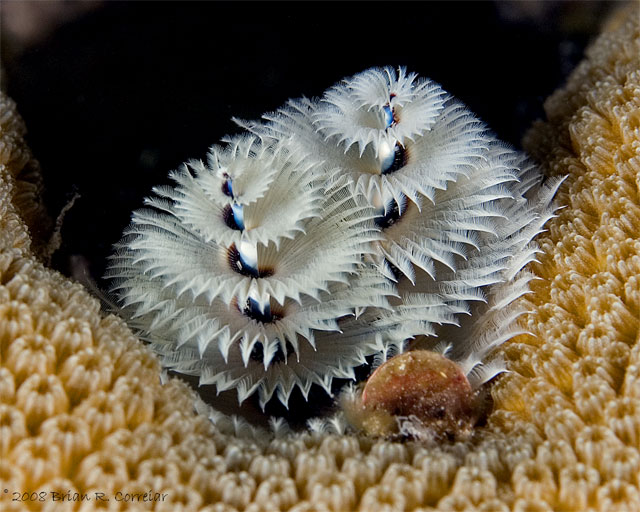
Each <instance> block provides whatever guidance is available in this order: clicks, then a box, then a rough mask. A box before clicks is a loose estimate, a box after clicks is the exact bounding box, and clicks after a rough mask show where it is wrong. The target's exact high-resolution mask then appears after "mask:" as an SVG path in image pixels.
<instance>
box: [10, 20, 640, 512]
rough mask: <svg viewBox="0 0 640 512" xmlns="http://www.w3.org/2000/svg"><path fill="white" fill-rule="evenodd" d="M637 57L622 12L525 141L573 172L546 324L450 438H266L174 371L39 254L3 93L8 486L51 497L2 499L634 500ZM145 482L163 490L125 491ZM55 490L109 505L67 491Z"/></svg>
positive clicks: (229, 502)
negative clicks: (480, 423) (439, 441)
mask: <svg viewBox="0 0 640 512" xmlns="http://www.w3.org/2000/svg"><path fill="white" fill-rule="evenodd" d="M627 18H629V17H628V16H627ZM638 55H640V35H639V26H638V22H637V16H636V17H635V19H633V20H631V21H626V22H625V21H621V19H618V21H617V23H616V24H612V28H611V31H610V32H608V33H605V34H604V35H603V36H601V38H600V39H599V40H598V41H597V42H596V43H595V45H594V46H593V47H592V48H591V49H590V50H589V52H588V55H587V59H586V60H585V61H584V62H583V63H582V64H581V65H580V66H579V67H578V69H577V70H576V71H575V72H574V74H573V75H572V77H571V78H570V80H569V82H568V84H567V86H566V88H564V89H563V90H561V91H558V92H557V93H556V94H555V95H554V96H552V97H551V98H550V99H549V100H548V102H547V103H546V110H547V116H548V119H549V121H548V122H546V123H538V125H536V126H535V127H534V129H533V131H532V132H531V133H530V135H529V136H528V138H527V146H528V149H529V151H530V152H532V153H533V154H534V155H535V156H536V157H537V158H538V159H539V160H540V161H541V162H543V163H544V165H545V166H546V169H547V172H548V173H549V174H551V175H565V174H567V175H568V178H567V180H566V181H565V183H564V184H563V186H562V188H561V189H560V192H559V203H560V204H563V205H566V206H567V207H566V208H565V209H563V210H561V211H560V212H559V214H558V217H557V218H555V219H553V220H552V221H551V222H550V223H549V224H548V226H547V227H548V232H547V233H545V234H543V235H542V236H541V237H540V238H539V240H538V241H539V243H540V245H541V247H542V248H543V249H544V252H543V253H542V254H540V256H539V260H540V263H539V264H536V265H534V266H533V267H532V271H534V272H535V273H536V274H537V275H538V276H539V277H540V278H542V279H540V280H538V281H534V282H533V293H532V294H529V295H528V296H527V297H526V298H524V299H523V300H524V301H525V302H526V306H527V309H528V310H530V313H529V314H527V315H526V316H524V317H523V322H524V323H525V326H526V328H527V330H528V331H530V332H531V333H533V334H535V336H530V335H523V336H520V337H518V338H515V339H514V340H512V341H511V342H510V343H509V344H507V345H506V346H505V347H504V357H505V358H506V360H507V361H508V362H509V366H510V369H511V371H512V373H510V374H509V375H507V376H504V377H502V378H501V379H500V381H499V382H498V384H497V385H496V386H494V388H493V390H492V394H493V398H494V410H493V412H492V414H491V415H490V416H489V419H488V424H487V426H486V427H482V428H478V429H477V430H476V432H475V434H474V436H473V437H472V438H471V439H470V440H466V441H464V442H457V443H452V444H444V445H441V446H424V445H420V444H413V443H404V444H401V443H396V442H391V441H385V440H376V439H372V438H367V437H357V436H350V435H329V434H311V433H305V434H291V433H288V432H286V431H281V432H279V433H278V434H277V435H275V436H274V435H269V434H267V433H266V432H262V431H260V432H257V431H255V430H254V429H251V428H250V427H249V426H247V425H246V424H245V423H243V422H242V421H238V420H234V419H233V418H229V417H225V416H222V415H220V414H219V413H216V412H215V411H212V410H210V409H208V408H207V407H206V406H204V405H203V404H202V402H201V401H200V400H199V399H198V398H197V397H196V395H195V394H194V393H193V391H191V390H190V389H189V388H188V387H187V385H186V384H184V383H183V382H181V381H178V380H175V379H168V380H167V378H166V376H164V375H162V374H161V369H160V367H159V365H158V363H157V361H156V360H155V358H154V357H153V356H152V355H151V354H150V353H149V352H148V351H147V350H146V349H145V348H144V346H143V345H142V344H141V343H140V342H139V341H138V340H137V339H135V338H134V337H133V335H132V334H131V333H130V332H129V330H128V329H127V328H126V326H125V325H124V324H123V323H122V322H121V321H120V320H118V319H117V318H115V317H113V316H109V317H103V316H101V314H100V312H99V305H98V303H97V301H96V300H94V299H93V298H91V297H90V296H89V294H87V293H86V292H85V291H84V290H83V289H82V287H81V286H79V285H78V284H74V283H72V282H70V281H69V280H67V279H65V278H63V277H62V276H60V275H59V274H57V273H55V272H53V271H51V270H49V269H47V268H46V267H45V266H43V265H42V264H41V263H40V262H39V261H38V260H37V259H36V257H35V256H34V252H36V253H37V252H38V251H39V249H38V248H39V247H40V248H41V247H43V242H42V241H41V240H40V242H38V244H40V245H38V244H35V245H34V242H33V241H32V240H34V239H38V233H36V232H34V226H36V225H37V222H38V221H37V219H38V218H42V217H41V215H42V213H43V209H42V207H41V206H40V205H39V203H37V202H36V199H37V194H36V193H35V192H37V186H36V187H35V188H34V185H32V183H34V181H28V180H24V179H21V177H24V176H25V173H26V175H29V176H31V174H30V170H33V169H37V165H36V164H35V163H34V162H33V161H32V159H31V155H30V153H29V152H28V150H27V149H25V147H24V145H23V141H22V135H23V133H24V127H23V125H22V122H21V121H20V120H19V118H18V117H17V114H16V112H15V107H14V105H13V104H12V103H11V101H10V100H8V99H6V98H4V97H3V98H2V100H1V101H0V110H1V115H0V130H1V131H2V132H1V133H0V347H1V349H2V360H1V367H0V440H1V442H0V449H1V457H0V489H5V488H6V489H9V490H10V491H11V492H10V493H9V494H1V495H0V499H2V500H11V498H12V496H13V495H12V492H13V491H16V492H18V491H29V492H35V491H37V492H45V493H47V494H46V495H47V498H46V500H45V502H30V501H27V502H22V503H16V502H11V501H4V502H3V503H2V506H3V510H13V509H16V510H23V509H32V510H40V509H43V510H56V511H57V510H96V509H98V508H107V507H108V508H110V509H113V510H127V509H132V510H138V509H140V510H149V509H153V510H170V511H177V510H196V509H201V510H205V511H209V512H215V511H218V512H220V511H228V512H233V511H239V510H250V511H256V512H259V511H269V512H271V511H276V510H290V511H295V512H305V511H329V510H333V511H346V510H362V511H374V510H375V511H382V510H390V511H396V510H435V509H437V510H446V511H452V510H478V511H502V510H514V511H516V510H518V511H529V510H567V511H568V510H576V511H582V510H590V509H591V510H602V511H610V510H612V511H624V510H629V511H632V510H638V509H640V494H639V491H638V489H639V484H640V482H639V481H638V478H639V473H640V450H639V443H640V405H639V404H640V402H639V400H640V320H639V318H640V278H639V277H638V276H639V275H640V62H638V60H639V59H638ZM25 169H26V170H25ZM27 171H29V172H27ZM35 183H39V182H38V181H37V180H36V181H35ZM25 221H26V222H25ZM165 381H166V382H165ZM163 382H165V383H164V384H163ZM196 411H199V412H196ZM150 490H151V491H153V492H154V493H159V495H164V494H166V497H165V499H163V500H160V501H155V502H144V503H143V502H130V501H129V502H122V501H118V502H116V501H115V495H116V494H115V493H117V492H122V493H129V494H130V495H143V494H144V493H147V492H149V491H150ZM53 491H56V492H58V493H61V494H62V493H67V492H68V493H70V494H73V493H76V492H78V493H94V492H102V493H107V495H108V496H109V497H111V501H110V502H108V503H105V502H96V501H92V502H83V503H68V502H67V503H60V502H53V501H51V499H52V498H51V496H52V495H51V493H52V492H53ZM91 495H92V494H91Z"/></svg>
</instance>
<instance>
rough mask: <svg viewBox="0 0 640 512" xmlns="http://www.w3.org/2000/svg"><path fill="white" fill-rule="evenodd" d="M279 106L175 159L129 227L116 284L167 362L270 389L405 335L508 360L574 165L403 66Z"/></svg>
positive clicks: (350, 366) (325, 374)
mask: <svg viewBox="0 0 640 512" xmlns="http://www.w3.org/2000/svg"><path fill="white" fill-rule="evenodd" d="M263 119H264V121H263V122H251V121H240V120H237V119H235V121H236V123H238V124H239V125H240V126H241V127H242V128H244V129H245V130H246V131H247V132H248V133H245V134H243V135H240V136H234V137H226V138H225V139H223V142H224V145H220V146H214V147H212V148H211V150H210V152H209V154H208V156H207V160H206V163H204V162H202V161H191V162H189V163H188V164H187V165H184V166H183V167H182V168H181V169H180V170H178V171H175V172H173V173H172V174H171V177H172V179H173V180H174V182H175V185H174V186H164V187H157V188H155V189H154V193H155V195H153V196H152V197H150V198H148V199H147V200H146V201H145V204H146V208H144V209H142V210H139V211H136V212H134V214H133V216H132V223H131V225H130V226H129V228H128V229H127V230H126V232H125V236H124V238H123V240H122V241H121V242H120V243H119V244H117V245H116V252H115V254H114V255H113V257H112V259H111V262H110V268H109V270H108V273H107V276H108V277H109V278H111V279H112V286H111V289H112V291H114V292H116V294H117V295H118V296H119V301H120V305H121V307H122V308H123V312H124V314H125V315H126V316H127V317H128V320H129V322H130V324H131V325H132V326H133V327H135V328H136V329H138V331H139V332H140V334H141V336H142V337H143V339H145V340H147V341H149V342H150V343H151V346H152V348H153V349H154V350H155V351H156V352H157V353H159V354H160V355H161V357H162V360H163V363H164V364H165V366H166V367H168V368H171V369H173V370H175V371H178V372H182V373H186V374H191V375H198V376H199V377H200V383H201V384H215V385H216V387H217V390H218V391H223V390H227V389H235V390H236V391H237V394H238V400H239V401H240V402H242V401H243V400H245V399H246V398H248V397H249V396H251V395H252V394H254V393H255V394H257V395H258V400H259V403H260V404H261V406H262V407H264V406H265V404H266V403H267V402H268V401H269V400H271V399H272V397H274V396H275V397H277V399H278V400H280V401H281V402H282V403H283V404H285V405H286V404H287V403H288V400H289V397H290V395H291V393H292V392H293V390H294V389H296V388H298V389H299V390H300V391H301V392H302V395H303V396H304V397H306V396H307V395H308V393H309V390H310V388H311V386H312V385H314V384H315V385H318V386H320V387H321V388H323V389H324V390H326V391H327V393H331V385H332V381H333V379H354V377H355V374H354V368H355V367H356V366H359V365H361V364H365V363H367V362H369V364H371V360H373V365H374V366H375V365H377V364H380V363H381V362H383V361H384V360H385V359H386V358H388V357H390V356H391V355H394V354H397V353H399V352H402V351H404V350H406V349H407V348H408V347H410V348H413V347H421V346H424V347H431V348H435V349H437V350H439V351H441V352H445V353H446V355H447V357H450V358H452V359H454V360H455V361H457V362H458V363H459V364H460V365H461V366H462V367H463V369H464V371H465V373H466V374H467V375H468V376H469V380H470V382H472V384H473V385H474V386H480V385H482V384H483V383H484V382H486V381H487V380H490V379H491V378H492V377H493V376H495V375H496V374H498V373H500V372H501V371H504V362H503V361H502V360H501V359H499V358H497V357H495V355H494V349H495V348H496V347H498V346H499V345H500V344H502V343H504V341H506V340H508V339H509V338H511V337H513V336H514V335H516V334H518V333H520V332H522V330H521V329H520V328H519V327H517V318H518V316H519V315H520V314H521V313H522V311H520V310H519V309H517V308H515V307H513V303H514V301H516V299H517V298H518V297H520V296H522V295H523V294H525V293H527V292H528V289H529V287H528V283H529V281H530V279H531V275H530V274H528V273H527V272H526V271H523V268H524V267H525V266H526V265H527V264H528V263H529V262H531V261H533V260H534V259H535V256H536V254H537V252H538V251H539V249H538V247H537V246H536V244H535V242H533V239H534V237H535V236H536V235H537V234H538V233H539V232H540V231H541V230H542V229H543V228H544V225H545V223H546V222H547V221H548V220H549V219H550V218H551V217H552V216H553V215H554V209H553V206H552V204H551V202H552V199H553V196H554V195H555V192H556V191H557V188H558V186H559V185H560V183H561V180H549V181H548V182H547V183H544V184H543V183H542V176H541V173H540V171H539V170H538V169H537V168H536V167H535V166H533V165H532V164H531V162H529V161H528V160H527V159H526V158H525V157H524V156H523V155H522V154H520V153H518V152H516V151H514V150H513V149H512V148H510V147H508V146H506V145H504V144H502V143H500V142H499V141H497V140H496V139H495V138H494V137H493V136H492V135H490V133H489V132H488V130H487V127H486V126H485V125H484V124H483V123H482V122H481V121H479V120H478V119H477V118H476V117H475V116H474V115H473V114H472V113H471V112H470V111H469V110H468V109H467V108H466V107H465V106H464V105H462V104H461V103H460V102H458V101H457V100H456V99H455V98H453V97H451V96H450V95H448V94H447V93H445V92H444V91H443V90H442V88H441V87H440V86H439V85H438V84H436V83H435V82H433V81H431V80H428V79H423V78H419V77H418V76H417V75H416V74H415V73H407V71H406V70H405V69H404V68H402V67H401V68H397V69H394V68H391V67H386V68H373V69H369V70H367V71H364V72H362V73H359V74H357V75H355V76H353V77H350V78H347V79H345V80H344V81H342V82H341V83H339V84H336V85H335V86H333V87H331V88H330V89H328V90H327V91H326V92H325V94H324V95H323V96H322V98H320V99H307V98H304V97H303V98H300V99H297V100H290V101H289V102H288V103H287V104H286V105H285V106H284V107H282V108H281V109H279V110H278V111H276V112H274V113H271V114H265V115H264V116H263ZM414 339H415V341H414V342H413V343H411V344H410V343H408V341H409V340H414ZM367 358H368V359H367ZM278 428H279V427H278V425H276V427H275V430H277V429H278ZM312 428H315V429H319V430H331V431H336V432H337V431H342V430H343V429H344V422H342V423H341V422H340V420H338V419H336V421H335V424H329V423H326V422H316V423H314V424H313V426H312Z"/></svg>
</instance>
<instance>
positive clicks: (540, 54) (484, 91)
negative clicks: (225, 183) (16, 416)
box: [2, 0, 616, 278]
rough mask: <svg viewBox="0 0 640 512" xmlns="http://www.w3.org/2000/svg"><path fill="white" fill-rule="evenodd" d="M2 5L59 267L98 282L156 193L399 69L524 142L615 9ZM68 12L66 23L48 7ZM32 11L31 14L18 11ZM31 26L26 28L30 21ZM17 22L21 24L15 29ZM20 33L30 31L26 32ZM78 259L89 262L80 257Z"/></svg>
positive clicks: (8, 56)
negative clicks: (253, 129) (331, 94)
mask: <svg viewBox="0 0 640 512" xmlns="http://www.w3.org/2000/svg"><path fill="white" fill-rule="evenodd" d="M23 4H24V5H23V6H22V7H19V8H17V6H16V4H15V3H14V2H11V1H6V0H5V1H4V2H3V5H2V25H3V26H2V28H3V30H2V55H3V65H4V67H5V72H6V75H5V77H4V78H5V79H6V83H5V84H4V85H5V86H6V89H7V91H8V94H9V95H10V96H11V97H12V98H13V99H14V100H16V102H17V104H18V108H19V110H20V112H21V114H22V116H23V117H24V119H25V121H26V124H27V127H28V129H29V134H28V143H29V145H30V147H31V148H32V150H33V152H34V154H35V156H36V158H38V159H39V161H40V163H41V166H42V169H43V172H44V179H45V185H46V197H45V199H46V203H47V205H48V208H49V210H50V213H51V214H52V216H54V217H55V216H56V215H57V212H58V211H59V210H60V209H61V208H62V207H63V206H64V205H65V203H66V202H67V201H68V200H69V198H70V197H71V196H72V195H73V194H74V193H75V192H78V193H79V194H80V198H79V199H78V200H77V202H76V203H75V205H74V206H73V208H72V209H71V210H70V211H69V213H68V214H67V216H66V218H65V221H64V225H63V229H62V247H61V248H60V250H59V251H58V252H57V253H56V255H55V257H54V260H53V265H54V266H55V267H56V268H57V269H59V270H61V271H62V272H64V273H66V274H71V273H72V272H73V268H72V267H73V265H72V261H75V262H76V264H77V263H78V262H85V264H86V265H88V266H89V268H90V271H91V273H92V274H93V276H94V278H98V277H99V276H101V275H102V273H103V271H104V266H105V258H106V256H107V255H108V254H109V252H110V251H111V246H112V244H113V243H115V242H116V241H117V240H118V239H119V237H120V234H121V232H122V230H123V229H124V227H125V226H126V225H127V223H128V220H129V217H130V214H131V211H132V210H134V209H136V208H138V207H140V206H141V204H142V198H143V197H144V196H145V195H148V194H149V193H150V190H151V187H152V186H153V185H157V184H160V183H166V182H167V177H166V176H167V173H168V172H169V171H170V170H172V169H175V168H176V167H178V166H179V164H180V163H182V162H184V161H186V160H188V159H191V158H204V157H205V155H206V152H207V149H208V147H209V146H210V145H212V144H214V143H217V142H218V141H219V140H220V138H221V137H223V136H224V135H226V134H230V133H235V132H237V131H238V130H237V129H236V127H235V125H234V124H233V123H232V122H231V120H230V118H231V116H237V117H240V118H247V119H253V118H258V117H259V116H260V115H261V114H262V113H264V112H268V111H271V110H274V109H276V108H278V107H279V106H281V105H282V104H283V103H284V102H285V101H286V100H287V99H288V98H290V97H298V96H301V95H306V96H317V95H320V94H321V93H322V92H323V91H324V90H325V89H326V88H327V87H329V86H331V85H332V84H333V83H335V82H336V81H338V80H340V79H341V78H344V77H346V76H351V75H353V74H355V73H357V72H360V71H363V70H364V69H366V68H368V67H370V66H384V65H393V66H398V65H405V66H407V67H408V70H409V71H415V72H417V73H418V74H419V75H421V76H426V77H429V78H431V79H433V80H435V81H437V82H439V83H440V84H441V85H442V86H443V88H444V89H445V90H447V91H449V92H450V93H452V94H453V95H455V96H457V97H458V98H460V99H462V100H463V101H464V102H465V103H466V104H467V105H468V106H469V108H470V109H471V110H472V111H474V112H475V113H476V114H478V115H479V116H480V117H481V118H482V119H483V120H484V121H486V122H487V123H488V124H489V126H490V127H491V128H492V129H493V130H494V131H495V132H496V134H497V135H498V136H499V137H500V138H501V139H503V140H505V141H508V142H510V143H511V144H513V145H515V146H519V143H520V140H521V138H522V136H523V134H524V132H525V130H526V129H527V128H528V127H529V126H530V124H531V122H532V121H533V120H535V119H537V118H540V117H542V116H543V109H542V105H543V101H544V99H545V98H546V97H547V96H548V95H549V94H550V93H551V92H553V90H554V89H556V88H557V87H558V86H560V85H562V83H563V82H564V80H565V78H566V77H567V75H568V74H569V72H570V71H571V70H572V69H573V67H574V66H575V65H576V63H577V62H579V60H580V59H581V58H582V54H583V51H584V48H585V46H586V45H587V44H588V42H589V41H590V40H592V39H593V38H594V37H595V36H596V35H597V33H598V31H599V27H600V24H601V22H602V21H603V19H604V18H605V16H606V14H607V13H608V12H609V11H611V10H612V9H613V8H615V7H616V3H615V2H598V1H593V2H577V1H575V2H573V1H572V2H554V1H543V2H535V1H534V2H506V1H501V2H470V3H468V2H408V3H404V2H355V3H349V2H326V3H312V2H305V3H302V2H300V3H294V2H286V3H270V2H269V3H267V2H261V3H251V2H234V3H218V2H180V3H177V2H162V3H155V2H108V3H107V2H84V3H82V4H79V3H74V2H51V3H48V2H45V3H44V4H47V6H46V7H47V8H46V9H43V6H42V5H38V4H39V3H33V2H31V3H30V2H23ZM55 4H57V5H58V6H59V7H60V8H61V9H62V10H64V9H67V10H69V11H72V12H71V14H68V15H66V14H65V15H63V16H61V15H60V13H59V12H56V11H55V9H54V8H52V6H53V7H55ZM25 12H26V14H25ZM25 20H26V21H25ZM16 27H17V28H16ZM25 27H26V28H25ZM74 256H80V258H79V259H78V258H74Z"/></svg>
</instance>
